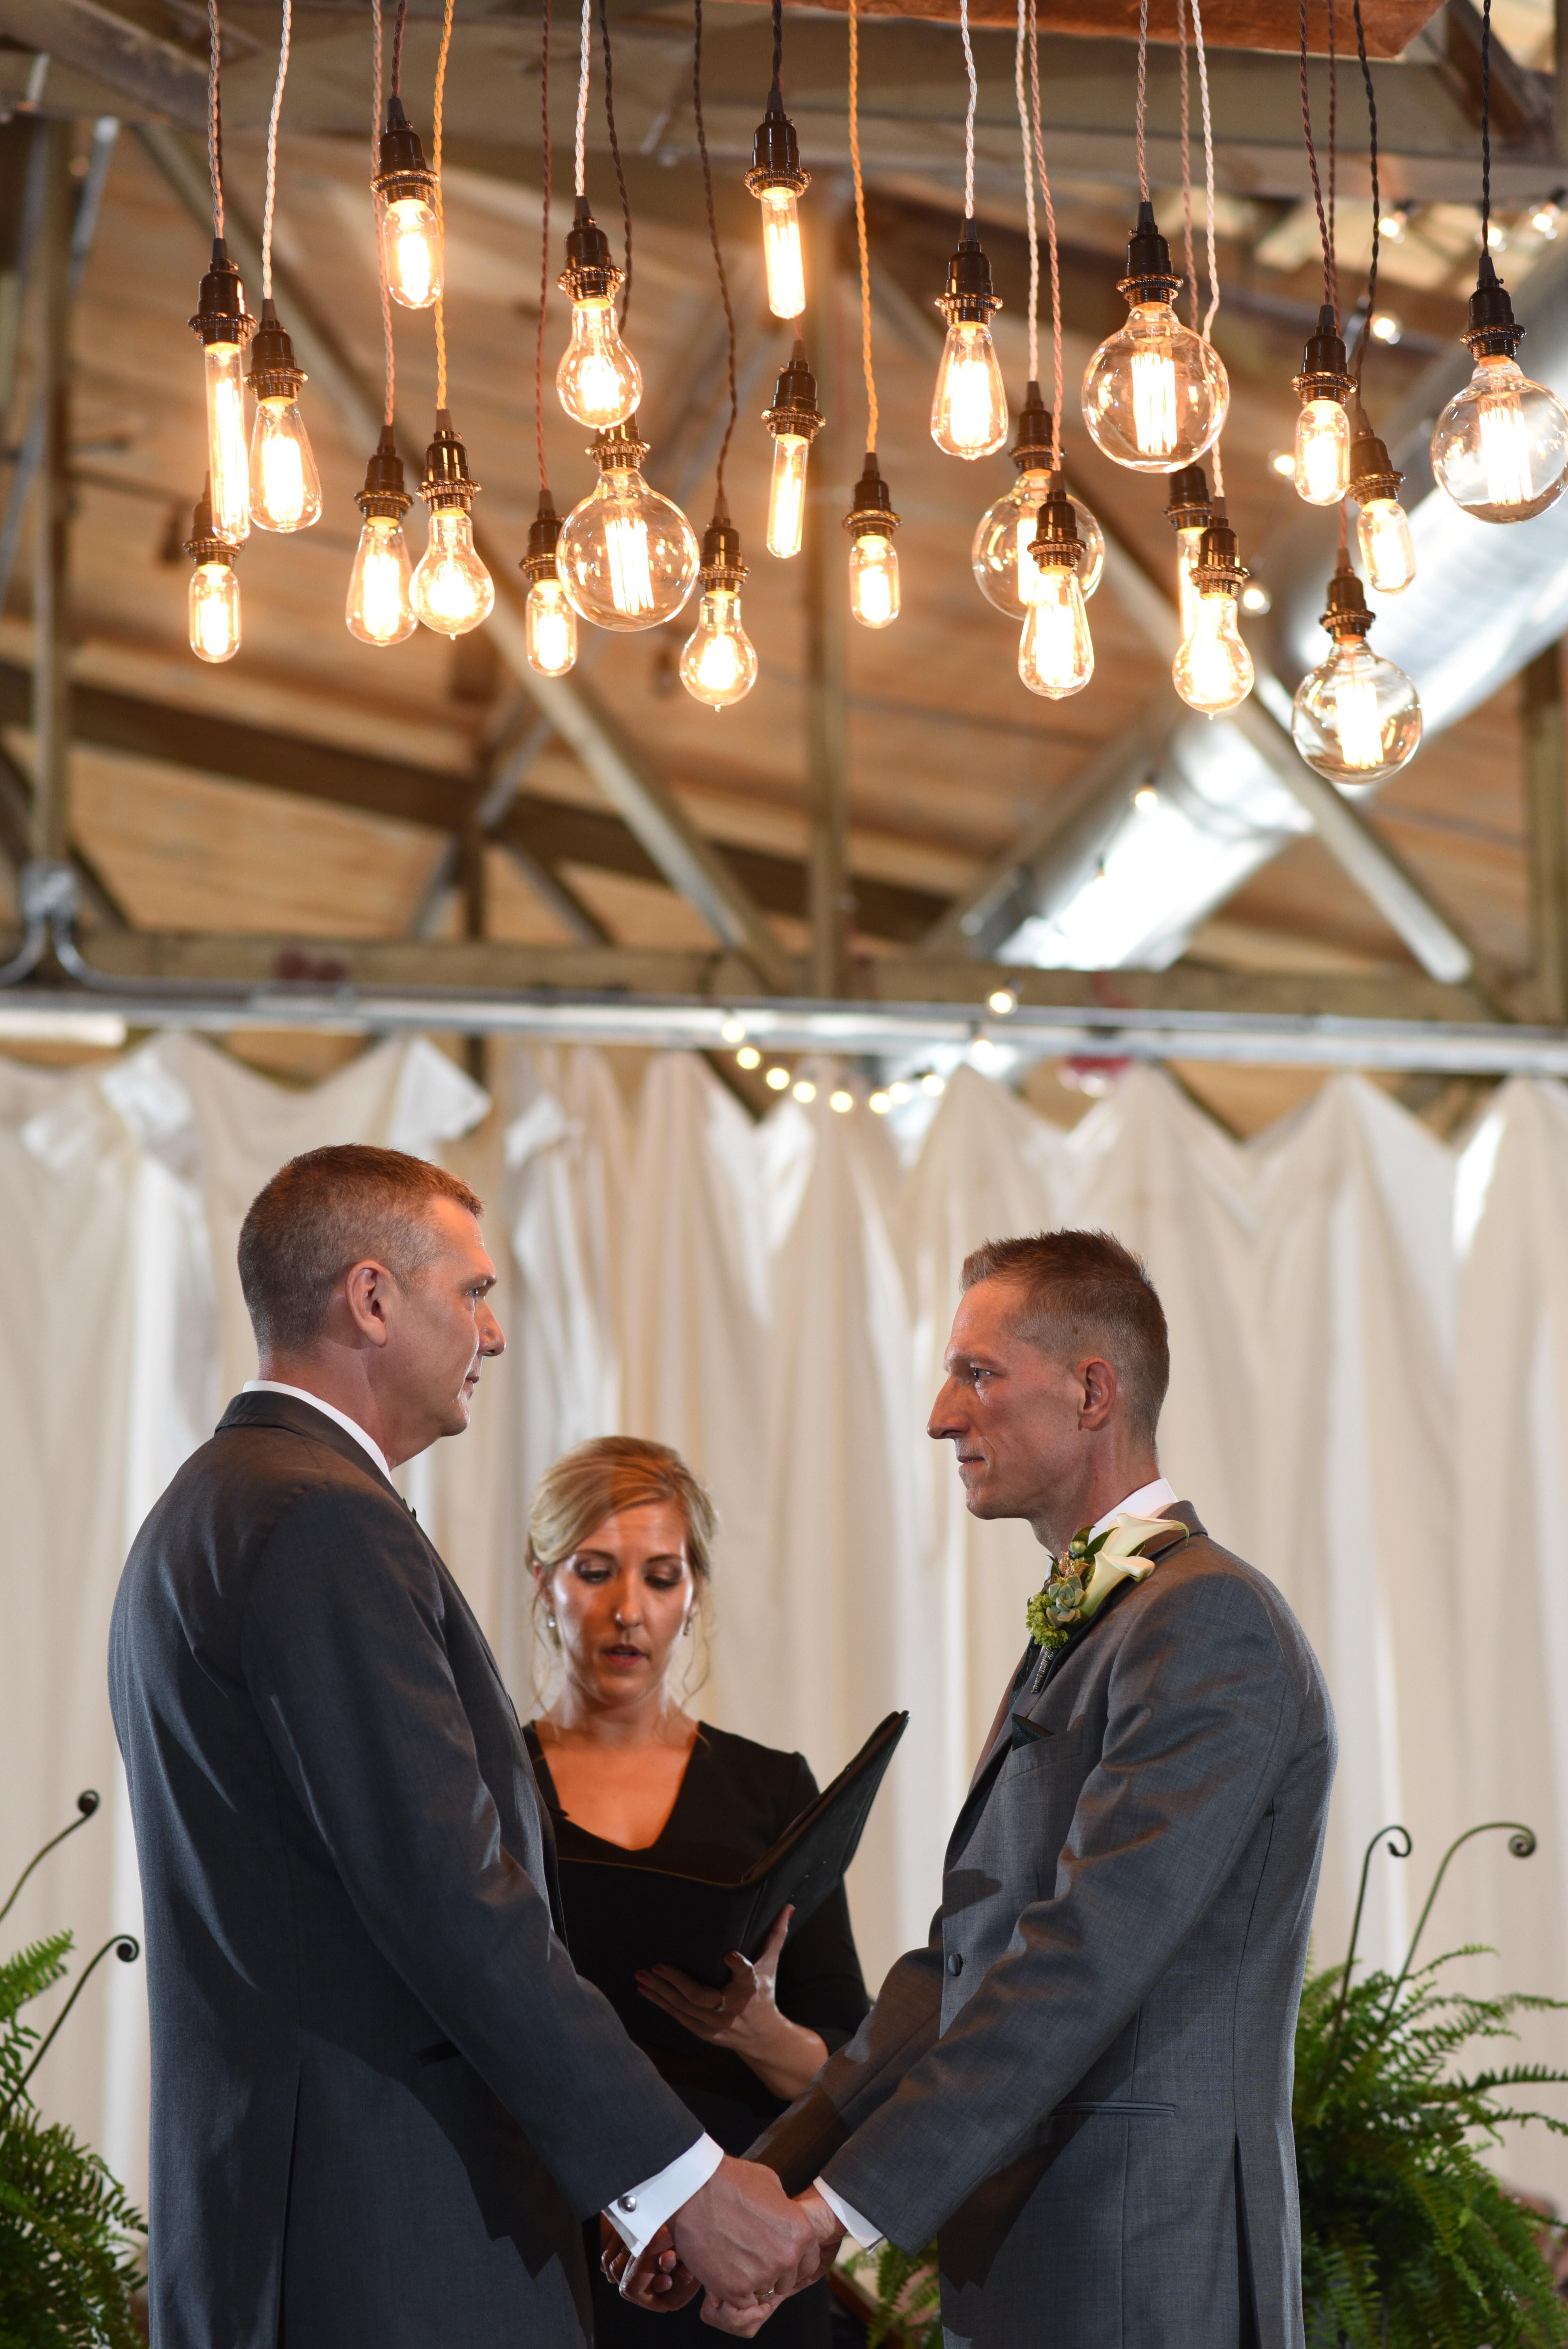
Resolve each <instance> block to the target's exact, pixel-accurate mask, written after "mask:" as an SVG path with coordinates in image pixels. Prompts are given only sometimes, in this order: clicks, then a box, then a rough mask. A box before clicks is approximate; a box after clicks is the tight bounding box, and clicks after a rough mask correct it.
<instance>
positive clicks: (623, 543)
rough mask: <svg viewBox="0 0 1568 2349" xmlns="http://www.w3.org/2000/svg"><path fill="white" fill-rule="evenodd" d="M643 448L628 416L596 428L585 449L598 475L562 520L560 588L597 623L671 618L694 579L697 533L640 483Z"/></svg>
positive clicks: (627, 626) (624, 626)
mask: <svg viewBox="0 0 1568 2349" xmlns="http://www.w3.org/2000/svg"><path fill="white" fill-rule="evenodd" d="M647 453H648V443H647V442H646V441H645V440H641V439H639V437H638V434H637V419H636V418H635V417H632V418H630V419H628V421H627V422H626V423H624V424H613V425H611V426H609V427H608V428H607V429H605V430H604V431H603V432H601V433H600V434H599V435H598V437H597V439H596V440H594V441H593V445H592V448H591V449H590V450H589V454H590V455H591V456H592V457H593V461H594V463H595V464H596V465H597V466H598V468H599V479H598V481H596V482H595V484H594V486H593V490H592V492H590V493H589V495H588V496H587V497H585V498H583V500H582V501H581V502H580V503H579V504H577V505H575V506H573V509H572V512H570V513H569V514H568V515H567V517H566V520H565V522H564V523H563V524H562V531H561V537H560V541H559V543H558V544H557V547H556V562H557V564H558V566H559V569H560V573H561V581H562V585H563V586H564V588H565V590H566V593H567V595H568V596H569V597H570V599H571V602H572V605H573V609H574V610H575V611H576V612H577V614H578V615H579V616H580V617H581V618H583V619H584V620H592V621H593V625H594V626H596V627H600V628H615V629H620V630H624V631H631V630H634V629H641V628H656V627H658V626H661V625H662V624H663V623H664V622H665V620H673V619H674V618H675V616H676V613H677V612H678V611H679V610H680V608H681V606H682V605H683V604H684V603H685V602H686V597H687V596H688V595H690V594H691V591H692V587H693V585H694V584H695V582H696V574H697V568H698V564H699V563H700V561H701V553H700V550H699V548H698V546H697V542H696V532H695V531H694V530H693V528H692V526H691V524H690V523H689V522H687V520H686V516H685V514H684V513H682V512H681V510H680V508H679V506H677V505H676V503H675V502H674V501H673V500H671V499H669V498H665V497H661V496H660V495H659V493H658V492H657V491H656V490H654V489H650V488H649V486H648V484H647V482H646V481H645V480H644V478H643V470H642V468H643V460H644V458H645V456H646V455H647Z"/></svg>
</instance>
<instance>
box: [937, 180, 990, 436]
mask: <svg viewBox="0 0 1568 2349" xmlns="http://www.w3.org/2000/svg"><path fill="white" fill-rule="evenodd" d="M936 306H937V308H938V309H939V310H940V311H941V313H942V315H943V316H944V318H945V319H946V321H947V339H946V341H945V342H944V344H943V347H942V359H941V363H940V365H939V366H938V367H937V370H936V389H935V392H934V394H933V397H932V402H931V437H932V439H933V440H934V441H935V443H936V445H937V447H938V448H939V449H942V450H945V451H946V453H947V455H948V456H950V457H988V456H989V455H990V454H991V451H992V450H993V449H999V448H1000V447H1001V446H1002V443H1003V441H1004V440H1006V437H1007V395H1006V391H1005V390H1004V389H1003V388H1002V370H1001V368H1000V367H999V366H998V365H997V363H996V346H995V343H994V342H993V341H992V339H991V316H992V313H993V312H994V311H996V310H999V309H1000V308H1001V306H1002V302H1001V296H1000V295H997V294H996V293H995V292H994V291H993V290H992V285H991V264H990V263H989V262H988V261H987V260H986V258H985V254H984V253H983V252H982V251H981V249H980V239H979V236H978V234H977V233H976V232H975V223H974V222H973V221H972V220H966V221H965V223H964V231H963V233H962V235H961V236H960V237H959V240H958V249H957V251H956V252H955V253H954V256H953V258H952V260H951V261H950V262H949V263H948V264H947V285H946V288H945V290H944V292H943V293H941V294H939V295H937V297H936Z"/></svg>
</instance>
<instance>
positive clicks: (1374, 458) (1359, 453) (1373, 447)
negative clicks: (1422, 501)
mask: <svg viewBox="0 0 1568 2349" xmlns="http://www.w3.org/2000/svg"><path fill="white" fill-rule="evenodd" d="M1404 478H1405V476H1404V474H1403V473H1401V472H1399V471H1398V470H1397V468H1396V467H1395V466H1394V465H1392V464H1391V463H1390V462H1389V459H1388V451H1387V449H1386V448H1385V447H1384V445H1383V443H1382V441H1381V440H1378V438H1377V434H1376V433H1375V432H1374V431H1373V429H1372V428H1371V426H1370V425H1369V424H1368V423H1367V419H1366V418H1365V417H1362V418H1361V419H1360V422H1359V425H1358V427H1357V430H1356V432H1355V434H1354V436H1353V438H1352V440H1351V442H1350V495H1351V496H1352V497H1353V498H1354V499H1355V501H1356V502H1357V505H1358V506H1365V505H1369V504H1370V503H1371V502H1372V500H1373V499H1374V498H1393V497H1398V494H1399V484H1400V482H1401V481H1403V480H1404Z"/></svg>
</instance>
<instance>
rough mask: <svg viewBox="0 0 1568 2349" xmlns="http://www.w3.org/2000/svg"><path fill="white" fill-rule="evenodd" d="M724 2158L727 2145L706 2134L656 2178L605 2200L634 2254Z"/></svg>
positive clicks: (608, 2215) (608, 2213) (608, 2214)
mask: <svg viewBox="0 0 1568 2349" xmlns="http://www.w3.org/2000/svg"><path fill="white" fill-rule="evenodd" d="M723 2159H724V2147H722V2146H721V2145H716V2144H715V2143H714V2141H713V2139H712V2137H708V2136H707V2135H706V2134H705V2135H704V2136H702V2137H698V2139H697V2141H696V2144H695V2145H688V2146H687V2147H686V2151H685V2152H684V2153H683V2154H681V2155H679V2156H678V2157H677V2158H676V2160H674V2161H672V2162H671V2163H670V2165H669V2168H667V2169H661V2170H660V2171H659V2173H658V2176H657V2177H656V2178H645V2179H644V2180H643V2183H642V2184H641V2185H640V2186H634V2187H632V2188H630V2189H628V2191H627V2192H626V2193H624V2194H617V2195H616V2197H615V2199H614V2201H613V2202H611V2203H608V2204H606V2206H605V2210H604V2216H605V2218H606V2219H608V2220H609V2221H610V2224H611V2225H612V2227H614V2230H615V2232H616V2233H617V2234H618V2235H619V2236H620V2238H621V2240H622V2241H623V2242H624V2244H625V2246H626V2249H627V2250H628V2251H630V2252H631V2253H632V2254H633V2256H634V2257H635V2256H636V2255H637V2253H638V2252H640V2251H645V2250H646V2249H647V2247H648V2245H649V2244H650V2243H651V2242H652V2241H653V2240H654V2237H655V2235H656V2234H657V2233H658V2231H659V2229H660V2228H661V2227H662V2226H663V2225H664V2223H665V2220H666V2219H671V2218H673V2217H674V2216H675V2214H676V2211H677V2210H678V2209H680V2207H681V2205H682V2203H683V2202H689V2201H690V2200H691V2198H692V2196H693V2195H694V2194H695V2193H696V2191H697V2189H698V2188H699V2187H703V2186H706V2185H707V2181H708V2179H709V2178H711V2177H712V2176H713V2173H714V2171H715V2170H716V2169H717V2168H718V2165H719V2163H720V2162H721V2161H722V2160H723Z"/></svg>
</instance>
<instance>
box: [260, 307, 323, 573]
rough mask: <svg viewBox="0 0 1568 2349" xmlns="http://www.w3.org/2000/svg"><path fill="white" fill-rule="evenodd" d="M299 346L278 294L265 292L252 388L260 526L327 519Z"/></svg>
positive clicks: (304, 525) (297, 525) (296, 525)
mask: <svg viewBox="0 0 1568 2349" xmlns="http://www.w3.org/2000/svg"><path fill="white" fill-rule="evenodd" d="M304 380H305V378H304V374H303V373H302V371H301V370H300V368H298V367H295V365H294V345H293V344H292V343H291V342H290V340H289V338H288V336H287V335H286V334H285V333H284V329H283V328H282V326H279V324H278V314H277V311H276V309H275V308H274V307H273V298H272V295H270V294H269V295H263V301H262V322H261V325H260V326H258V327H257V329H256V332H255V335H254V336H253V339H252V343H251V371H250V386H251V392H252V396H253V398H254V400H255V403H256V419H255V422H254V424H253V426H252V428H251V461H250V506H251V520H252V521H253V523H255V524H256V527H257V528H258V529H259V530H277V531H291V530H308V529H309V528H310V525H311V523H313V522H319V521H320V519H321V475H320V474H319V473H318V472H317V471H316V469H315V454H314V452H313V451H312V449H311V445H310V435H309V433H308V432H307V431H306V430H305V429H304V417H303V416H302V415H301V414H300V412H299V388H300V386H301V384H302V383H304Z"/></svg>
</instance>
